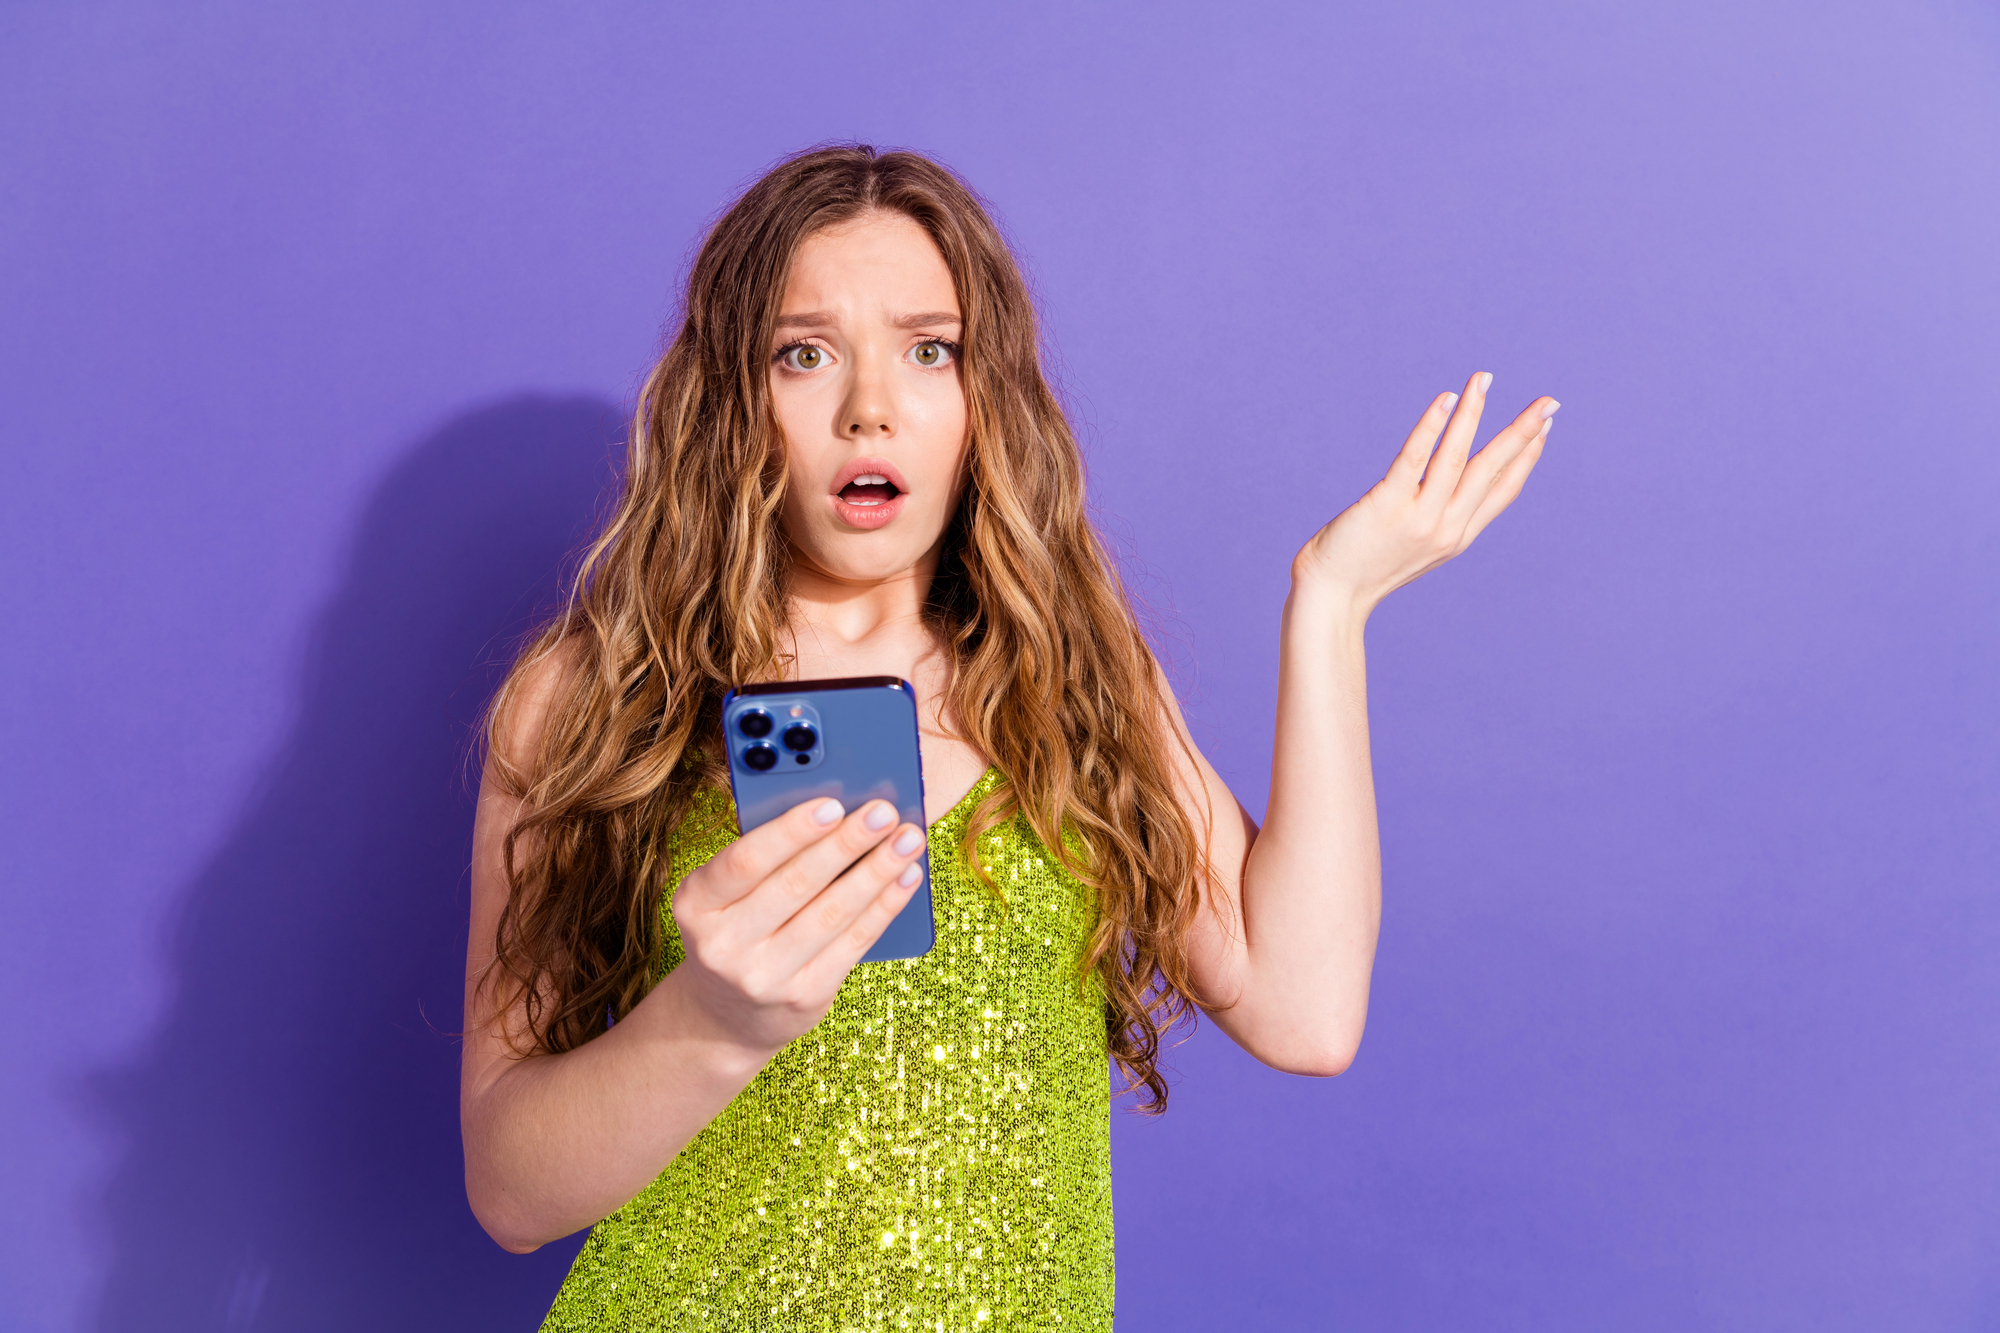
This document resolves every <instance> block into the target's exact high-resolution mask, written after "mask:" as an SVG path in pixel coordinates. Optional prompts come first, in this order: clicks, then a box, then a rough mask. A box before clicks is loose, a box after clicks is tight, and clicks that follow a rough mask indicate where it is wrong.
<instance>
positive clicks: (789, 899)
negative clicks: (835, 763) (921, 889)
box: [729, 801, 896, 940]
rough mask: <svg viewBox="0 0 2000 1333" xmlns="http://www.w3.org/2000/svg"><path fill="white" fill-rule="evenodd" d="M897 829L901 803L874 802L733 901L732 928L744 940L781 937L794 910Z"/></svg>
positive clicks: (731, 912) (731, 907) (731, 909)
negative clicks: (782, 929)
mask: <svg viewBox="0 0 2000 1333" xmlns="http://www.w3.org/2000/svg"><path fill="white" fill-rule="evenodd" d="M895 831H896V807H895V806H893V805H890V804H889V803H888V802H887V801H870V802H868V803H867V804H866V805H864V806H862V807H861V808H860V809H859V810H856V811H855V812H854V813H853V814H851V815H849V816H848V817H847V818H845V819H843V820H841V821H840V823H839V825H838V826H837V827H836V828H835V829H834V830H833V832H831V833H830V834H828V835H827V836H826V837H824V838H821V839H820V840H819V841H817V842H815V843H812V844H811V845H810V846H807V847H804V848H801V849H800V851H799V852H798V854H797V855H795V856H794V857H792V859H791V860H789V861H787V862H785V863H784V864H783V865H781V866H779V867H777V868H776V869H775V870H773V871H772V872H771V873H770V874H769V875H766V876H765V877H764V882H763V883H761V884H759V885H757V887H756V888H754V889H752V890H751V891H750V892H749V893H747V894H745V895H744V896H743V897H741V898H739V899H737V901H736V902H735V903H733V904H731V906H730V908H729V914H730V918H731V922H730V924H731V929H732V930H733V931H738V932H741V938H744V939H752V940H761V939H764V938H766V937H767V936H770V935H775V934H776V933H777V932H778V929H779V928H780V927H781V926H783V925H784V924H785V922H787V921H789V920H791V918H792V916H793V914H794V913H796V912H797V911H798V910H799V909H800V908H802V907H804V906H805V905H806V904H807V903H809V902H811V901H812V900H813V899H814V898H817V897H818V896H819V895H820V893H821V892H822V891H824V890H825V888H826V886H827V885H829V884H831V883H833V881H834V880H836V879H838V878H839V877H840V873H841V872H842V871H843V870H846V869H847V868H848V867H849V866H851V865H853V864H854V863H855V862H856V861H859V860H860V859H861V858H862V857H864V856H866V855H867V854H868V852H869V850H870V849H871V848H873V847H875V846H876V845H877V844H878V843H880V842H882V841H884V840H885V839H887V838H888V837H889V836H890V835H891V834H892V833H894V832H895Z"/></svg>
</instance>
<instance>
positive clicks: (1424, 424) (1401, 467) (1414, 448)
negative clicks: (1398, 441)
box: [1384, 393, 1458, 491]
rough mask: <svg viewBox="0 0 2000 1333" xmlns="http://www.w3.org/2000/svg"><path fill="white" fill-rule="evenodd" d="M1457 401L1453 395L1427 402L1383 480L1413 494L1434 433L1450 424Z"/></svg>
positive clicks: (1435, 438) (1432, 446)
mask: <svg viewBox="0 0 2000 1333" xmlns="http://www.w3.org/2000/svg"><path fill="white" fill-rule="evenodd" d="M1457 401H1458V395H1457V394H1455V393H1441V394H1439V395H1438V396H1437V397H1436V398H1433V399H1432V400H1431V405H1430V406H1429V407H1427V408H1425V409H1424V414H1423V415H1422V416H1420V417H1418V418H1417V424H1416V426H1415V428H1414V429H1412V430H1411V431H1410V438H1408V439H1407V440H1404V441H1403V447H1402V448H1401V449H1399V450H1397V451H1396V461H1395V462H1393V463H1391V464H1389V474H1388V476H1387V477H1386V478H1384V480H1388V481H1396V482H1400V483H1403V484H1405V485H1407V486H1408V487H1409V489H1411V490H1413V491H1414V490H1415V489H1416V488H1417V484H1418V483H1419V482H1420V481H1422V480H1423V476H1424V464H1425V463H1427V462H1429V461H1430V457H1431V450H1433V449H1435V448H1437V442H1438V432H1439V431H1442V430H1443V429H1444V427H1445V423H1446V422H1448V421H1450V420H1451V408H1452V404H1454V403H1456V402H1457Z"/></svg>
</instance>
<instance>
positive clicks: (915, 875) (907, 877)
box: [896, 861, 924, 889]
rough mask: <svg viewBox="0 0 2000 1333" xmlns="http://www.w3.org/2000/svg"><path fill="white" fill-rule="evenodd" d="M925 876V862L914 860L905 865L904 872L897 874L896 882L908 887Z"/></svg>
mask: <svg viewBox="0 0 2000 1333" xmlns="http://www.w3.org/2000/svg"><path fill="white" fill-rule="evenodd" d="M923 877H924V863H923V862H922V861H912V862H910V864H909V865H907V866H905V867H903V873H902V874H900V875H898V876H896V882H897V883H898V884H900V885H902V886H903V887H904V888H906V889H907V888H909V887H910V886H911V885H912V884H915V883H916V882H917V881H918V880H920V879H922V878H923Z"/></svg>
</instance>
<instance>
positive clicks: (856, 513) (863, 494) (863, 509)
mask: <svg viewBox="0 0 2000 1333" xmlns="http://www.w3.org/2000/svg"><path fill="white" fill-rule="evenodd" d="M857 461H859V460H857ZM862 466H863V467H866V464H863V465H862ZM842 472H843V473H850V472H851V475H848V476H847V478H846V480H845V481H844V483H843V484H842V485H841V487H840V488H839V489H838V490H837V491H835V492H834V494H833V509H834V512H835V513H837V514H839V515H840V517H841V519H842V520H843V521H844V522H846V523H847V524H848V526H850V527H856V528H879V527H882V526H883V525H885V524H887V523H889V522H890V521H891V520H892V519H894V518H895V517H896V515H897V513H898V512H900V511H901V510H902V507H903V504H902V501H903V492H902V490H901V488H900V487H898V486H897V484H896V482H895V480H894V479H892V478H891V477H890V476H889V475H888V470H887V469H884V470H883V471H880V472H877V471H873V470H866V471H864V470H860V469H857V468H856V467H855V464H852V463H850V464H849V465H848V467H847V468H843V469H842Z"/></svg>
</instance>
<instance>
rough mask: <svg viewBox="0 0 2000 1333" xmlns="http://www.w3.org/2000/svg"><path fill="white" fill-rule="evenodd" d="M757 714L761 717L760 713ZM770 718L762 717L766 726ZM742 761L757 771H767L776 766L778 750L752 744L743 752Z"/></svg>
mask: <svg viewBox="0 0 2000 1333" xmlns="http://www.w3.org/2000/svg"><path fill="white" fill-rule="evenodd" d="M757 716H759V717H763V716H764V715H763V714H762V713H759V714H758V715H757ZM770 721H771V719H769V718H767V717H766V718H764V722H765V724H766V725H767V726H768V725H769V724H770ZM743 762H744V763H745V764H746V765H747V766H749V767H750V768H753V769H755V770H757V771H758V772H759V773H768V772H770V771H771V770H772V769H774V768H776V767H777V766H778V752H777V751H776V750H774V749H772V748H771V747H770V746H768V745H753V746H751V747H750V748H749V749H747V750H745V751H744V752H743Z"/></svg>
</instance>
